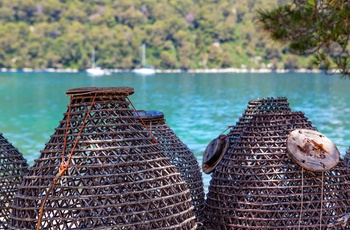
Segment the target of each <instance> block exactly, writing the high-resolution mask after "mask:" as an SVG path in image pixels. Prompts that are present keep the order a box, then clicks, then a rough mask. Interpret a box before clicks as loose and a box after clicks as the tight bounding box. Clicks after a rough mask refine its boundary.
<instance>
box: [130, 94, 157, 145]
mask: <svg viewBox="0 0 350 230" xmlns="http://www.w3.org/2000/svg"><path fill="white" fill-rule="evenodd" d="M126 99H127V100H128V101H129V103H130V105H131V106H132V108H133V109H134V112H135V113H136V114H137V116H138V118H139V119H140V120H141V122H142V124H143V126H144V127H145V129H146V130H147V132H148V133H149V135H150V136H151V137H152V142H153V143H157V140H156V139H155V137H154V136H153V134H152V132H151V131H150V130H149V129H148V128H147V125H146V124H145V122H144V121H143V120H142V117H141V115H140V114H139V113H138V112H137V110H136V108H135V106H134V105H133V104H132V102H131V101H130V99H129V98H128V97H126Z"/></svg>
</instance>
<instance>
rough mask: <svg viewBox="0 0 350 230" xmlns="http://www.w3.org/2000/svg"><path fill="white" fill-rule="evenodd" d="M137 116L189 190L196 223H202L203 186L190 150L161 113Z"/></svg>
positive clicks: (144, 112)
mask: <svg viewBox="0 0 350 230" xmlns="http://www.w3.org/2000/svg"><path fill="white" fill-rule="evenodd" d="M137 114H138V115H139V116H140V117H141V118H142V120H143V121H144V122H145V124H146V126H147V127H148V130H149V131H150V132H151V133H152V135H153V136H154V138H155V139H156V140H157V142H158V143H159V145H160V149H161V150H162V151H163V152H164V153H165V155H166V156H167V157H169V158H170V162H171V163H172V164H174V165H175V167H176V169H177V171H178V172H179V173H180V175H181V178H182V179H183V180H184V181H185V182H186V186H187V188H188V189H189V190H190V193H191V197H192V203H193V205H194V213H195V215H196V220H197V221H198V222H201V221H202V215H203V214H202V212H203V207H204V197H205V194H204V185H203V178H202V173H201V171H200V167H199V164H198V161H197V159H196V157H195V156H194V154H193V153H192V152H191V150H190V149H189V148H188V147H187V146H186V145H185V144H184V143H183V142H182V141H181V140H180V138H179V137H178V136H177V135H176V134H175V132H174V131H173V130H172V129H171V128H170V126H169V125H168V124H167V123H166V119H165V118H164V114H163V113H162V112H161V111H153V110H150V111H145V110H139V111H137Z"/></svg>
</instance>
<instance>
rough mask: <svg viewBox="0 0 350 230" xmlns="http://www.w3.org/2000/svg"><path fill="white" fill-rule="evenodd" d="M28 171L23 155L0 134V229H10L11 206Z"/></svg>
mask: <svg viewBox="0 0 350 230" xmlns="http://www.w3.org/2000/svg"><path fill="white" fill-rule="evenodd" d="M27 169H28V164H27V161H26V159H25V158H24V157H23V155H22V153H20V152H19V151H18V149H16V148H15V147H13V145H12V144H11V143H10V142H8V140H7V139H6V138H4V136H3V134H2V133H0V198H1V199H0V229H7V228H8V222H9V219H10V215H11V207H10V205H11V204H12V202H13V199H14V196H15V194H16V192H17V187H18V185H19V184H21V182H22V179H23V176H24V174H26V173H27Z"/></svg>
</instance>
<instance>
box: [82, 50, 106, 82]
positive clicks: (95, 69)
mask: <svg viewBox="0 0 350 230" xmlns="http://www.w3.org/2000/svg"><path fill="white" fill-rule="evenodd" d="M91 63H92V64H91V68H88V69H86V72H87V74H88V75H89V76H93V77H99V76H103V75H104V74H105V72H104V71H103V69H101V67H99V66H96V65H95V50H94V49H92V61H91Z"/></svg>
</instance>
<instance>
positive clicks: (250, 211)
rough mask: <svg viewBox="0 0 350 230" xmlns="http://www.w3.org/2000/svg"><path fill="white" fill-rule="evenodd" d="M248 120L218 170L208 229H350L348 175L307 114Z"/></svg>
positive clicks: (272, 113) (267, 113) (268, 113)
mask: <svg viewBox="0 0 350 230" xmlns="http://www.w3.org/2000/svg"><path fill="white" fill-rule="evenodd" d="M270 99H271V98H270ZM270 99H268V100H270ZM262 100H266V99H262ZM248 109H249V108H248ZM243 120H244V121H245V122H244V123H242V122H241V121H242V120H240V123H239V125H240V127H239V128H237V127H232V130H233V131H232V132H233V133H235V134H237V132H236V131H237V130H240V132H239V134H237V135H231V136H230V135H227V137H228V138H232V139H233V140H231V141H230V146H229V147H228V149H227V151H226V152H225V153H224V154H223V156H222V157H221V158H222V159H221V160H220V162H219V163H218V164H217V165H216V167H215V170H212V172H213V173H212V179H211V181H210V185H209V188H208V194H207V199H206V202H205V208H204V210H205V215H204V216H205V221H204V226H205V227H206V228H207V229H286V228H288V229H349V224H348V218H349V216H350V197H349V196H350V183H349V181H350V175H349V172H348V170H347V169H346V167H345V164H344V162H343V161H342V160H340V159H339V152H338V151H337V148H336V147H335V146H334V144H333V143H331V142H330V140H329V139H328V138H327V137H325V136H324V135H322V134H320V133H319V132H317V130H316V128H315V127H313V126H312V124H311V122H310V121H308V119H307V118H306V117H305V115H304V113H302V112H291V111H289V110H285V111H284V109H282V110H279V109H278V108H277V107H276V109H273V110H262V111H259V109H257V110H256V111H254V113H253V114H250V115H249V117H247V119H244V118H243ZM300 140H303V141H304V142H302V143H300V142H299V141H300ZM291 146H293V147H297V149H298V151H299V152H302V153H303V155H302V157H301V158H300V155H298V154H295V152H298V151H295V150H294V149H293V147H291ZM298 146H299V147H298ZM308 157H312V158H313V159H312V160H313V161H309V158H308ZM325 160H326V162H327V161H329V162H331V164H329V165H327V164H324V161H325ZM305 164H306V166H307V167H305ZM314 164H316V167H315V166H314ZM211 166H212V165H211Z"/></svg>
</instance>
